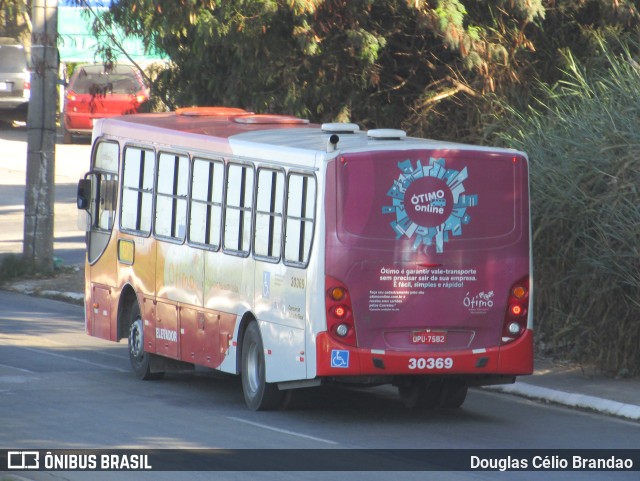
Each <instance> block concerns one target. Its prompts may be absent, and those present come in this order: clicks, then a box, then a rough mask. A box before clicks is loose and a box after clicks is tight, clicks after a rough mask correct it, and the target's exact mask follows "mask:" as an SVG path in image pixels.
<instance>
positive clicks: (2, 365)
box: [0, 364, 36, 374]
mask: <svg viewBox="0 0 640 481" xmlns="http://www.w3.org/2000/svg"><path fill="white" fill-rule="evenodd" d="M0 367H6V368H9V369H15V370H17V371H22V372H26V373H28V374H36V372H35V371H29V369H25V368H23V367H16V366H9V364H0Z"/></svg>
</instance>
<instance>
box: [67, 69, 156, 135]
mask: <svg viewBox="0 0 640 481" xmlns="http://www.w3.org/2000/svg"><path fill="white" fill-rule="evenodd" d="M148 100H149V90H148V88H147V86H146V85H145V83H144V80H143V78H142V75H140V72H139V71H138V69H136V68H135V67H134V66H132V65H127V64H115V65H113V67H112V68H108V69H107V68H105V66H104V65H101V64H82V65H78V66H77V67H76V68H75V69H74V71H73V73H72V74H71V78H70V79H69V84H68V86H67V92H66V94H65V101H64V109H63V119H64V120H63V124H64V126H63V129H64V143H65V144H68V143H71V142H72V141H73V136H74V135H91V131H92V129H93V121H94V120H95V119H100V118H104V117H114V116H118V115H126V114H133V113H137V112H141V111H144V110H145V106H146V105H147V102H148Z"/></svg>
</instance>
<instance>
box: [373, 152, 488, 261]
mask: <svg viewBox="0 0 640 481" xmlns="http://www.w3.org/2000/svg"><path fill="white" fill-rule="evenodd" d="M445 164H446V161H445V159H442V158H441V159H434V158H430V159H429V165H426V166H423V165H422V162H421V161H420V160H418V161H416V167H415V168H414V167H413V162H412V161H411V160H410V159H407V160H404V161H402V162H399V163H398V168H399V169H400V172H401V173H400V175H399V176H398V178H397V179H396V180H394V181H393V186H392V187H391V189H389V191H388V192H387V196H389V197H391V198H392V199H393V205H390V206H384V207H383V208H382V213H383V214H395V215H396V219H395V220H394V221H392V222H391V223H390V224H391V228H392V229H393V230H394V231H395V232H396V238H397V239H400V238H401V237H402V236H406V237H408V238H409V239H413V238H415V240H414V243H413V250H417V249H418V247H420V245H422V244H424V245H426V246H431V245H434V244H435V247H436V252H443V251H444V243H445V242H447V241H449V235H453V236H459V235H461V234H462V225H463V224H468V223H469V221H470V220H471V217H470V216H469V214H467V212H466V211H467V208H468V207H475V206H476V205H478V196H477V195H466V194H464V191H465V189H464V185H463V182H464V181H465V180H467V178H468V172H467V168H466V167H465V168H463V169H462V170H455V169H447V168H446V165H445Z"/></svg>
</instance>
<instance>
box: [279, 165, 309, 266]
mask: <svg viewBox="0 0 640 481" xmlns="http://www.w3.org/2000/svg"><path fill="white" fill-rule="evenodd" d="M315 198H316V179H315V177H312V176H310V175H303V174H296V173H291V174H289V177H288V179H287V211H286V220H285V241H284V261H285V264H292V265H296V266H301V267H304V266H306V264H307V262H309V254H310V253H311V239H312V238H313V229H314V224H315Z"/></svg>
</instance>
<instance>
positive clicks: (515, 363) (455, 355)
mask: <svg viewBox="0 0 640 481" xmlns="http://www.w3.org/2000/svg"><path fill="white" fill-rule="evenodd" d="M316 346H317V352H316V355H317V372H316V374H317V376H318V377H334V378H335V377H345V376H397V375H400V376H406V375H422V376H424V375H439V376H464V377H468V378H470V379H473V378H475V377H477V379H478V383H475V384H484V383H483V382H482V379H485V378H486V379H487V381H488V382H487V383H490V382H489V379H495V378H496V376H505V379H513V376H520V375H528V374H531V373H532V372H533V332H532V331H531V330H527V331H526V332H525V333H524V334H523V335H522V336H521V337H520V338H519V339H517V340H516V341H514V342H512V343H510V344H507V345H505V346H500V347H492V348H486V349H473V350H464V351H431V352H424V351H420V352H416V351H389V350H377V349H362V348H355V347H352V346H346V345H344V344H341V343H339V342H337V341H335V340H334V339H332V338H331V337H330V336H329V335H328V334H327V333H326V332H323V333H320V334H318V337H317V343H316Z"/></svg>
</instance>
